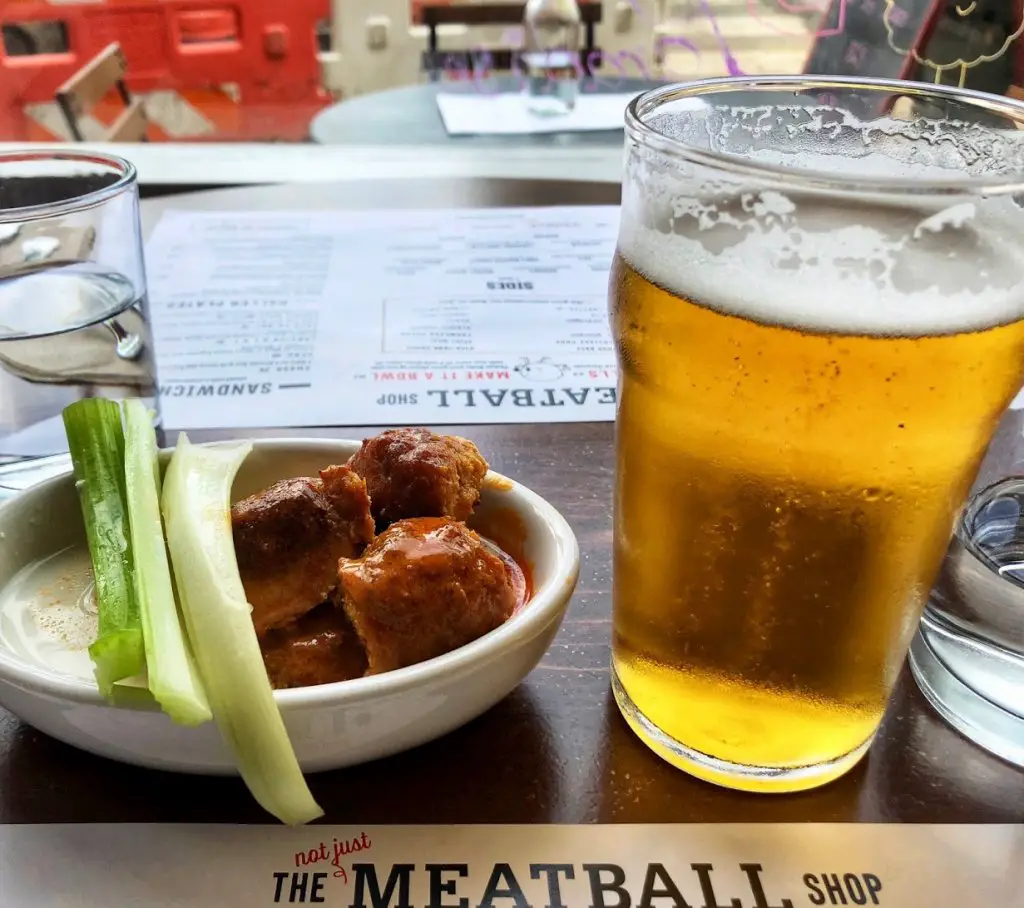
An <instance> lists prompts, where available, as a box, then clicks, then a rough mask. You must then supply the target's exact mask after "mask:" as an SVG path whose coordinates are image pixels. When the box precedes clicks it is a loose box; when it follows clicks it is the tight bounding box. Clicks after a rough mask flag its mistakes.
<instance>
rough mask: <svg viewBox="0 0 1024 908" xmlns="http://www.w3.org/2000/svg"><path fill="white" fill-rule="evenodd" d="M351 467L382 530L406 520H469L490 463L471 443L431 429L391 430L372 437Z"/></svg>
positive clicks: (354, 458) (352, 461) (356, 456)
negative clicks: (362, 485)
mask: <svg viewBox="0 0 1024 908" xmlns="http://www.w3.org/2000/svg"><path fill="white" fill-rule="evenodd" d="M348 465H349V466H350V467H351V468H352V469H353V470H355V471H356V472H357V473H358V474H359V475H360V476H362V477H363V479H365V480H366V490H367V492H369V495H370V510H371V512H372V514H373V517H374V520H375V521H376V522H377V526H378V528H380V529H383V528H384V527H386V526H388V524H391V523H394V522H395V521H396V520H403V519H405V518H407V517H451V518H453V519H454V520H465V519H466V518H467V517H469V515H470V514H471V513H472V512H473V508H474V507H475V506H476V504H477V502H478V501H479V500H480V487H481V486H482V485H483V481H484V476H485V475H486V474H487V461H485V460H484V459H483V457H482V456H481V454H480V452H479V451H478V450H477V447H476V445H474V444H473V443H472V442H471V441H467V440H466V439H465V438H459V437H458V436H454V435H435V434H434V433H433V432H431V431H430V430H428V429H392V430H389V431H387V432H382V433H381V434H380V435H375V436H374V437H373V438H368V439H366V441H364V442H363V444H362V446H361V447H360V449H359V450H358V451H357V452H356V453H355V454H353V455H352V457H351V459H350V460H349V462H348Z"/></svg>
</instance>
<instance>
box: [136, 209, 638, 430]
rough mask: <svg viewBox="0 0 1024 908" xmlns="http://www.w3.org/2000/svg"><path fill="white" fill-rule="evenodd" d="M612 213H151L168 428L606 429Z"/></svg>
mask: <svg viewBox="0 0 1024 908" xmlns="http://www.w3.org/2000/svg"><path fill="white" fill-rule="evenodd" d="M618 216H619V212H618V208H616V207H614V206H578V207H551V208H506V209H456V210H451V209H448V210H442V211H435V210H414V211H321V212H308V213H288V212H284V213H281V212H276V213H261V212H169V213H167V214H166V215H165V216H164V218H163V219H162V220H161V221H160V223H159V224H158V225H157V228H156V230H155V231H154V234H153V236H152V238H151V240H150V242H149V244H148V245H147V250H146V252H147V268H148V273H149V284H150V306H151V316H152V319H153V328H154V337H155V343H156V358H157V371H158V374H159V382H160V388H159V391H160V402H161V408H162V415H163V420H164V424H165V425H166V426H168V427H169V428H172V429H206V428H229V429H230V428H278V427H286V426H331V425H386V424H391V425H394V424H435V425H438V424H445V423H453V424H454V423H520V422H529V423H536V422H577V421H591V420H609V421H610V420H612V419H614V411H615V400H616V369H615V355H614V348H613V346H612V342H611V338H610V333H609V325H608V309H607V289H608V269H609V266H610V264H611V260H612V256H613V253H614V249H615V240H616V232H617V225H618Z"/></svg>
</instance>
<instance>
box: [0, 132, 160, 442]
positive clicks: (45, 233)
mask: <svg viewBox="0 0 1024 908" xmlns="http://www.w3.org/2000/svg"><path fill="white" fill-rule="evenodd" d="M0 180H2V182H3V185H4V192H3V197H2V198H0V227H2V228H4V229H3V230H2V231H0V370H2V373H0V456H3V457H19V456H33V455H45V454H50V453H54V452H56V451H62V450H64V449H65V448H66V445H65V443H64V439H63V430H62V425H61V422H60V411H61V409H62V408H63V406H65V405H66V404H67V403H69V402H71V401H72V400H74V399H76V398H77V397H82V396H90V397H94V396H100V395H102V396H107V397H114V398H120V397H143V398H154V397H155V378H154V367H153V351H152V343H151V339H150V335H149V325H148V322H147V315H146V277H145V270H144V267H143V260H142V243H141V236H140V227H139V216H138V190H137V187H136V184H135V171H134V169H133V168H132V166H131V165H130V164H128V163H127V162H126V161H122V160H120V159H117V158H113V157H106V156H101V155H94V154H85V153H82V154H75V153H69V154H61V155H53V154H50V153H48V152H36V153H32V152H25V153H12V154H9V155H2V156H0Z"/></svg>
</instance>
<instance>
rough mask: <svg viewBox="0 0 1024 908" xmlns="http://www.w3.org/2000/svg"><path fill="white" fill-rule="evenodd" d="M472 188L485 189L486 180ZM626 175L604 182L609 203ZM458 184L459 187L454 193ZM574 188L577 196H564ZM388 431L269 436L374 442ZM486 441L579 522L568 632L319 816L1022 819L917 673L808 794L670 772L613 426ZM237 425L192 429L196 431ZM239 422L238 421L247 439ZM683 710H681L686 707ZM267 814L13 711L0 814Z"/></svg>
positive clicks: (998, 769) (343, 780) (511, 430)
mask: <svg viewBox="0 0 1024 908" xmlns="http://www.w3.org/2000/svg"><path fill="white" fill-rule="evenodd" d="M403 183H409V192H407V193H402V192H395V193H394V194H393V196H392V200H393V201H392V204H394V205H396V206H397V207H401V206H402V205H403V204H408V202H409V199H410V198H412V199H413V200H414V202H415V203H417V204H445V201H444V200H446V199H456V201H454V202H452V204H471V203H472V202H473V200H474V199H475V200H476V201H477V202H478V204H501V203H504V204H516V203H519V204H528V203H535V200H536V199H539V198H544V199H546V201H547V203H549V204H557V203H558V202H561V201H566V202H568V201H579V199H580V196H579V193H580V192H581V190H580V188H579V186H580V185H583V184H577V185H576V186H575V187H574V188H572V189H565V191H564V192H563V193H562V195H561V196H560V195H559V191H558V189H557V187H558V185H559V184H553V185H552V184H526V185H524V184H521V183H515V182H511V181H510V182H505V183H501V182H496V181H467V182H465V183H461V184H459V186H457V187H453V186H450V185H449V186H447V187H446V186H445V185H444V184H443V183H437V184H435V185H434V186H433V188H424V186H423V185H420V186H419V187H418V188H417V187H416V186H415V184H414V183H413V182H412V181H403ZM474 186H475V188H474ZM379 189H380V187H379V186H378V187H376V188H374V187H373V186H367V185H359V184H352V185H346V184H338V185H336V186H332V187H321V188H320V189H319V190H318V191H316V192H313V191H309V195H308V196H307V195H306V193H305V192H303V193H296V192H295V191H294V187H271V188H263V189H245V190H232V191H224V192H213V193H207V194H202V195H194V196H188V197H184V198H183V197H178V198H176V199H168V200H159V201H158V202H150V203H146V204H147V206H148V208H147V210H146V212H145V215H146V219H147V222H148V226H149V227H151V226H152V223H153V220H154V218H155V217H156V215H158V214H159V211H160V210H162V208H163V207H174V208H180V207H193V208H197V207H206V208H213V209H221V210H223V209H225V208H236V209H244V208H264V209H266V208H272V207H275V206H276V207H280V208H292V209H294V208H295V207H297V205H299V204H301V203H302V202H303V200H304V199H306V198H308V199H309V206H310V207H318V208H329V207H337V208H342V207H370V206H371V205H372V204H374V199H376V201H377V202H378V203H379V201H380V198H381V196H380V194H379ZM617 191H618V187H617V186H613V187H608V186H603V187H598V188H594V189H593V191H592V193H591V200H592V201H595V202H601V203H607V202H608V201H609V198H610V197H611V196H614V195H615V194H616V193H617ZM453 193H454V194H453ZM563 196H564V198H563ZM377 428H378V427H359V428H350V429H344V428H332V429H318V430H313V429H303V430H300V431H292V432H283V431H280V430H275V431H273V432H256V433H246V434H252V435H253V436H254V437H255V436H259V435H270V434H274V435H284V434H296V435H297V434H301V435H305V436H324V437H344V438H352V437H363V436H365V435H369V434H372V433H373V432H374V431H377ZM436 428H437V429H438V430H440V431H457V432H458V433H459V434H462V435H465V436H467V437H469V438H471V439H472V440H473V441H475V442H476V443H477V444H478V445H479V447H480V449H481V451H483V453H484V455H485V456H486V457H487V459H488V460H489V462H490V463H491V465H492V466H493V468H494V469H496V470H498V471H499V472H502V473H505V474H507V475H509V476H512V477H514V478H515V479H518V480H520V481H522V482H523V483H525V484H526V485H528V486H530V487H531V488H533V489H534V490H535V491H537V492H538V493H539V494H541V495H543V496H544V497H545V498H547V499H548V500H549V501H551V502H552V503H553V504H554V505H555V506H556V507H557V508H558V509H559V510H560V511H561V512H562V513H563V514H564V515H565V517H566V519H567V520H568V521H569V523H570V524H571V526H572V527H573V529H574V531H575V532H576V534H577V538H578V540H579V545H580V553H581V564H580V568H581V569H580V579H579V585H578V587H577V590H576V594H575V596H574V598H573V602H572V605H571V607H570V610H569V613H568V615H567V616H566V619H565V622H564V624H563V626H562V628H561V631H560V633H559V635H558V637H557V639H556V640H555V642H554V644H553V645H552V646H551V648H550V650H549V651H548V653H547V654H546V656H545V657H544V659H543V660H542V662H541V664H540V665H539V666H538V667H537V669H536V670H535V671H534V672H533V673H532V674H531V675H530V676H529V677H528V678H527V679H526V681H525V682H524V683H523V684H522V685H520V687H519V688H517V689H516V690H515V691H514V692H513V693H512V694H511V695H509V696H508V697H507V698H506V699H505V700H503V701H502V702H501V703H499V704H498V705H497V706H495V707H494V708H493V709H491V710H490V711H489V712H487V713H486V714H485V715H483V716H481V717H480V718H478V719H477V720H475V721H473V722H471V723H469V724H468V725H466V726H464V727H463V728H461V729H459V730H457V731H455V732H453V733H451V734H449V735H447V736H446V737H444V738H442V739H439V740H437V741H434V742H432V743H430V744H427V745H424V746H422V747H419V748H417V749H415V750H412V751H409V752H406V753H404V754H399V755H397V756H394V757H390V758H387V759H384V760H380V761H377V762H374V763H370V764H366V765H363V766H359V767H353V768H349V769H345V770H339V771H335V772H327V773H320V774H316V775H313V776H311V777H310V787H311V789H312V791H313V794H314V796H315V797H316V799H317V801H318V802H319V803H320V804H321V806H323V808H324V810H325V817H324V819H323V822H326V823H335V824H344V823H365V824H387V823H546V822H551V823H588V822H608V823H667V822H673V823H678V822H797V821H817V822H846V821H860V822H889V821H896V822H900V821H903V822H925V823H1021V822H1024V772H1022V771H1019V770H1017V769H1015V768H1014V767H1012V766H1010V765H1008V764H1006V763H1004V762H1002V761H1000V760H998V759H996V758H995V757H992V756H990V755H988V754H987V753H985V752H984V751H982V750H980V749H979V748H977V747H976V746H975V745H973V744H971V743H970V742H968V741H967V740H965V739H964V738H962V737H961V736H960V735H959V734H958V733H957V732H955V731H953V730H952V729H951V728H950V727H948V726H947V725H946V724H945V723H944V722H943V721H942V720H941V719H940V718H939V717H938V716H937V715H936V714H935V713H934V712H933V711H932V709H931V708H930V707H929V706H928V705H927V703H925V702H924V699H923V697H922V695H921V694H920V693H919V691H918V690H917V687H916V685H915V684H914V682H913V680H912V679H911V677H910V675H909V672H907V671H904V673H903V676H902V678H901V680H900V683H899V686H898V687H897V690H896V692H895V695H894V698H893V701H892V704H891V707H890V710H889V712H888V714H887V717H886V719H885V721H884V723H883V726H882V729H881V731H880V734H879V736H878V738H877V740H876V742H875V744H874V746H873V747H872V749H871V751H870V752H869V754H868V756H867V757H866V758H865V759H864V760H863V761H862V762H861V763H860V764H859V765H858V766H857V767H856V768H855V769H854V770H853V771H852V772H850V773H849V774H848V775H846V776H845V777H843V778H841V779H839V780H838V781H836V782H833V783H832V784H830V785H828V786H825V787H823V788H820V789H818V790H816V791H811V792H805V793H801V794H797V795H752V794H742V793H735V792H730V791H726V790H724V789H719V788H716V787H713V786H711V785H707V784H705V783H702V782H699V781H696V780H694V779H692V778H690V777H688V776H686V775H685V774H683V773H681V772H679V771H677V770H675V769H673V768H671V767H670V766H668V765H667V764H665V763H664V762H662V761H661V760H660V759H659V758H657V757H656V756H655V755H654V754H653V753H651V752H650V751H649V750H648V749H647V748H646V747H645V746H644V745H643V744H641V743H640V741H639V740H637V739H636V738H635V737H634V736H633V734H632V733H631V732H630V731H629V730H628V728H627V727H626V725H625V723H624V722H623V721H622V720H621V719H620V717H619V715H618V712H617V710H616V708H615V705H614V703H613V701H612V698H611V695H610V691H609V674H608V663H609V655H610V653H609V645H610V638H611V535H612V523H611V502H612V473H613V470H612V458H613V426H612V425H611V424H610V423H601V424H564V425H522V426H439V427H436ZM228 434H229V433H210V432H207V433H194V437H195V440H207V439H213V438H216V437H228ZM236 434H237V433H236ZM683 708H685V706H684V707H683ZM269 821H270V818H269V817H268V816H267V815H266V814H264V813H263V812H262V811H261V809H260V808H259V807H258V806H257V805H256V804H255V802H254V801H253V800H252V798H251V797H250V795H249V794H248V792H247V791H246V789H245V787H244V786H243V784H242V782H241V781H239V780H237V779H224V778H204V777H196V776H184V775H175V774H171V773H163V772H156V771H151V770H143V769H137V768H134V767H129V766H123V765H120V764H118V763H114V762H112V761H108V760H105V759H102V758H99V757H94V756H91V755H89V754H86V753H82V752H79V751H77V750H74V749H73V748H71V747H69V746H66V745H64V744H61V743H59V742H57V741H55V740H52V739H50V738H48V737H46V736H45V735H43V734H40V733H39V732H37V731H35V730H33V729H31V728H29V727H27V726H25V725H24V724H22V723H21V722H19V721H18V720H17V719H16V718H15V717H14V716H12V715H10V714H9V713H6V712H4V711H2V710H0V822H8V823H57V822H221V823H260V822H269Z"/></svg>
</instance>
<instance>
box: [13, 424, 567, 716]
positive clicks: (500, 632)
mask: <svg viewBox="0 0 1024 908" xmlns="http://www.w3.org/2000/svg"><path fill="white" fill-rule="evenodd" d="M239 441H251V442H252V446H253V447H252V451H253V452H255V451H256V450H257V449H265V450H266V449H269V450H274V449H278V450H280V449H290V448H295V449H299V450H300V451H301V450H305V451H315V450H316V449H322V450H324V451H325V452H327V451H335V452H336V451H339V450H347V451H348V453H349V454H350V453H352V451H354V450H355V448H357V447H358V446H359V445H360V444H361V443H362V441H361V440H356V439H351V438H317V437H303V436H295V437H287V436H281V437H276V438H252V439H242V438H234V439H223V440H217V441H211V442H196V444H202V445H204V446H219V445H227V444H237V443H238V442H239ZM172 450H173V448H168V447H164V448H161V449H160V454H161V456H162V457H163V456H167V455H168V454H169V453H170V452H171V451H172ZM72 475H73V471H72V470H70V469H69V470H67V471H65V472H62V473H59V474H57V475H56V476H50V477H48V478H47V479H44V480H43V481H42V482H40V483H37V484H36V485H33V486H29V487H28V488H27V489H25V490H23V491H22V492H20V493H18V494H17V495H16V496H14V497H12V498H11V499H9V501H7V502H5V503H4V504H3V505H0V508H2V509H6V508H7V507H8V506H9V505H10V504H12V503H14V502H22V503H24V502H25V500H26V498H28V497H30V496H32V495H39V494H43V493H45V491H46V490H47V489H49V488H51V487H54V486H57V485H59V484H61V483H65V482H67V481H68V479H69V477H71V476H72ZM488 480H489V481H490V487H491V491H492V492H497V493H498V494H502V495H507V494H511V495H512V496H513V501H512V502H511V504H512V506H513V507H514V508H515V510H517V511H519V512H522V511H524V510H527V511H529V510H532V511H533V512H534V513H535V514H536V515H537V516H538V517H540V519H541V521H542V522H543V523H544V524H545V526H546V527H547V528H548V530H549V531H550V533H551V535H552V537H553V539H552V543H553V544H552V545H551V551H552V553H553V555H554V566H553V569H552V571H551V576H549V577H548V578H547V580H546V581H545V582H544V583H542V584H540V585H539V586H535V587H534V590H533V595H532V596H531V597H530V599H529V601H528V602H526V603H525V604H524V605H523V606H522V607H521V608H519V609H518V610H517V611H516V612H515V613H513V615H512V616H511V617H510V618H509V619H508V620H506V621H505V622H504V623H503V624H501V625H500V626H499V627H497V628H495V629H494V630H492V631H489V632H488V633H486V634H484V635H483V636H482V637H478V638H477V639H476V640H473V641H471V642H470V643H467V644H465V645H463V646H460V647H458V648H457V649H454V650H451V651H450V652H448V653H444V654H442V655H440V656H435V657H434V658H433V659H428V660H426V661H424V662H420V663H417V664H416V665H409V666H406V667H405V668H400V669H394V670H393V671H389V672H383V673H382V674H379V675H370V676H368V677H363V678H353V679H351V680H348V681H334V682H331V683H329V684H319V685H314V686H311V687H296V688H285V689H279V690H275V691H274V700H275V702H277V704H278V707H279V709H280V710H281V711H282V712H285V711H301V710H306V709H317V708H323V707H324V706H342V705H345V704H348V703H351V702H353V701H361V700H366V699H370V698H377V697H380V696H387V695H393V694H399V693H402V692H404V691H407V690H409V689H410V688H414V687H419V686H420V685H423V684H426V683H429V682H431V681H434V680H437V679H439V678H441V677H444V676H446V675H454V674H458V673H459V672H460V671H461V670H466V669H468V668H470V667H471V666H472V665H474V664H475V663H477V662H480V661H486V660H488V659H489V658H494V657H497V656H498V655H499V654H501V653H502V652H503V651H505V650H508V649H510V648H512V647H513V646H514V645H515V644H516V643H517V642H519V641H526V640H531V639H533V638H534V637H536V636H538V635H539V634H541V633H543V632H544V630H545V629H546V628H547V627H549V625H550V624H551V623H552V622H553V621H556V620H558V619H559V616H560V615H561V614H562V613H564V611H565V610H566V609H567V608H568V604H569V600H570V598H571V596H572V593H573V591H574V589H575V587H576V583H577V581H578V577H579V544H578V542H577V540H576V535H575V533H574V532H573V530H572V528H571V527H570V526H569V523H568V521H567V520H566V519H565V518H564V517H563V516H562V514H561V513H560V512H559V511H558V509H557V508H555V506H554V505H552V504H551V503H550V502H548V501H547V500H546V499H544V498H543V497H542V496H540V495H538V494H537V493H536V492H534V491H533V490H532V489H530V488H528V487H526V486H524V485H522V484H521V483H519V482H517V481H516V480H514V479H512V478H511V477H508V476H504V475H503V474H501V473H497V472H495V471H493V470H488V472H487V474H486V478H485V483H487V481H488ZM484 491H485V492H486V491H487V485H485V486H484ZM0 683H7V684H13V685H15V686H17V687H19V688H21V689H23V690H26V691H30V692H34V693H37V694H42V695H46V696H49V697H53V698H57V699H60V700H63V701H65V702H73V703H78V704H87V705H94V706H104V707H107V708H110V709H116V710H122V711H128V712H137V713H160V712H162V710H160V709H159V707H156V706H152V705H148V706H137V705H127V704H116V705H115V704H111V703H109V702H108V701H107V700H106V699H105V698H104V697H103V695H102V694H101V693H100V691H99V688H98V687H96V686H95V685H94V684H90V683H89V682H88V681H86V680H85V679H82V678H73V677H69V676H66V675H61V674H58V673H56V672H52V671H47V670H46V669H44V668H42V667H39V666H36V665H33V664H31V663H27V662H25V661H24V660H22V659H21V658H19V657H17V656H16V655H15V654H14V653H12V652H11V651H10V650H9V649H8V648H7V647H6V646H3V645H0Z"/></svg>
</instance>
